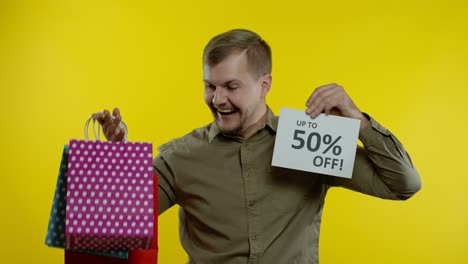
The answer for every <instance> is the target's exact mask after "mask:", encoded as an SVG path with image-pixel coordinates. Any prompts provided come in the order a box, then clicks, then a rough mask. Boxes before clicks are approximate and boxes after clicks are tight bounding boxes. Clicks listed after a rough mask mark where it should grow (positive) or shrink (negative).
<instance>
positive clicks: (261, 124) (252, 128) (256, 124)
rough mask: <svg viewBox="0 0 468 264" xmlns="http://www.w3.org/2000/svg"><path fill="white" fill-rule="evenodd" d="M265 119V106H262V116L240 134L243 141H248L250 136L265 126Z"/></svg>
mask: <svg viewBox="0 0 468 264" xmlns="http://www.w3.org/2000/svg"><path fill="white" fill-rule="evenodd" d="M266 118H267V107H266V105H264V106H263V115H261V116H260V117H259V118H258V119H257V121H255V122H254V123H253V124H251V125H249V126H248V127H246V128H245V129H244V130H243V131H242V132H241V133H240V134H239V136H241V137H242V138H243V139H248V138H250V137H251V136H253V135H254V134H255V133H256V132H257V131H258V130H260V129H262V128H264V127H265V124H266Z"/></svg>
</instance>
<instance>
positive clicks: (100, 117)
mask: <svg viewBox="0 0 468 264" xmlns="http://www.w3.org/2000/svg"><path fill="white" fill-rule="evenodd" d="M92 118H93V120H96V121H98V122H99V124H101V125H102V124H103V123H104V113H103V112H97V113H94V114H92Z"/></svg>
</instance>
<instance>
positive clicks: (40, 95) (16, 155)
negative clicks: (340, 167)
mask: <svg viewBox="0 0 468 264" xmlns="http://www.w3.org/2000/svg"><path fill="white" fill-rule="evenodd" d="M252 2H254V1H244V0H241V1H229V2H228V1H219V0H215V1H206V2H201V1H150V0H139V1H110V0H102V1H90V0H87V1H85V0H81V1H69V0H61V1H59V0H37V1H33V0H23V1H20V0H18V1H1V2H0V89H1V96H0V109H1V116H2V120H1V122H2V127H1V130H0V131H1V137H0V139H1V141H0V142H1V143H0V144H1V159H0V160H1V170H0V174H1V176H0V181H1V184H0V186H1V187H0V188H1V191H0V197H1V199H0V201H1V202H0V204H1V208H0V209H1V212H2V217H1V219H0V224H1V225H0V226H1V229H2V231H1V235H0V239H1V245H0V252H1V254H0V255H1V258H2V261H1V262H2V263H61V261H62V251H61V250H57V249H52V248H48V247H46V246H45V245H44V236H45V232H46V227H47V222H48V217H49V211H50V205H51V201H52V197H53V191H54V184H55V181H56V177H57V171H58V165H59V162H60V154H61V151H62V147H63V145H64V144H66V143H67V141H68V140H69V139H70V138H83V135H82V129H83V124H84V121H85V119H86V118H87V117H88V116H89V115H90V114H91V113H92V112H94V111H98V110H101V109H103V108H113V107H114V106H118V107H120V109H121V112H122V115H123V118H124V120H125V121H126V123H127V124H128V126H129V128H130V133H129V135H130V140H135V141H151V142H153V143H154V144H155V145H160V144H162V143H164V142H166V141H168V140H169V139H171V138H173V137H177V136H181V135H183V134H185V133H187V132H189V131H190V130H191V129H193V128H195V127H198V126H202V125H204V124H206V123H207V122H209V121H210V120H211V117H210V114H209V111H208V110H207V109H205V108H206V107H205V106H204V104H203V100H202V91H203V86H202V81H201V80H202V75H201V74H202V72H201V61H200V58H201V51H202V48H203V47H204V45H205V44H206V42H207V41H208V40H209V39H210V38H211V37H212V36H213V35H215V34H218V33H220V32H223V31H225V30H228V29H232V28H248V29H252V30H254V31H257V32H258V33H260V34H261V35H262V36H263V37H264V38H265V39H266V40H267V41H268V42H269V43H270V44H271V46H272V49H273V54H274V55H273V59H274V62H273V88H272V91H271V93H270V95H269V98H268V100H269V104H270V105H271V107H272V108H273V110H274V111H275V112H276V113H278V111H279V107H280V106H288V107H294V108H303V107H304V102H305V100H306V99H307V97H308V95H309V94H310V93H311V92H312V90H313V88H314V87H316V86H319V85H322V84H325V83H329V82H338V83H340V84H342V85H343V86H345V88H347V90H348V92H349V94H350V95H351V96H352V98H353V99H354V101H355V102H356V104H357V105H358V106H359V107H360V108H361V110H363V111H366V112H368V113H369V114H371V115H372V116H374V117H375V118H376V119H377V120H378V121H380V122H381V123H383V124H385V125H386V126H387V127H388V128H389V129H390V130H391V131H393V132H394V133H395V134H396V135H397V136H398V137H399V138H400V140H401V141H402V142H403V143H404V144H405V146H406V148H407V150H408V151H409V152H410V153H411V155H412V158H413V161H414V163H415V164H416V166H417V168H418V170H419V172H420V174H421V176H422V178H423V189H422V191H421V192H420V193H418V194H417V195H416V196H415V197H414V198H412V199H410V200H409V201H407V202H393V201H384V200H381V199H376V198H371V197H366V196H364V195H360V194H357V193H353V192H350V191H346V190H342V189H336V190H332V191H331V192H330V193H329V196H328V198H327V202H326V208H325V212H324V217H323V226H322V234H321V242H320V255H321V263H322V264H327V263H360V264H363V263H468V253H467V251H466V249H467V246H468V228H467V221H468V217H467V216H468V199H467V193H468V191H467V186H468V177H467V176H468V173H467V169H466V167H464V164H465V165H466V164H467V162H468V161H467V155H466V153H465V151H466V148H467V146H468V144H467V139H466V137H467V135H468V129H467V128H468V126H467V124H466V121H467V118H466V114H467V106H466V105H467V104H468V98H467V97H468V87H467V84H468V81H467V73H468V67H467V61H468V56H467V55H468V48H467V47H468V41H467V37H468V27H467V26H468V18H467V17H468V16H467V14H468V9H467V6H468V4H467V2H466V1H462V0H460V1H457V0H434V1H430V0H429V1H407V0H406V1H404V0H397V1H387V3H383V1H371V0H368V1H363V0H358V1H345V0H335V1H333V0H332V1H305V0H304V1H277V3H273V2H274V1H257V2H255V3H252ZM159 223H160V237H159V239H160V256H159V260H160V263H184V260H186V255H185V253H184V251H183V249H182V248H181V246H180V244H179V241H178V231H177V225H178V219H177V209H176V208H173V209H171V210H170V211H168V212H166V213H165V214H164V215H163V216H162V217H161V218H160V219H159Z"/></svg>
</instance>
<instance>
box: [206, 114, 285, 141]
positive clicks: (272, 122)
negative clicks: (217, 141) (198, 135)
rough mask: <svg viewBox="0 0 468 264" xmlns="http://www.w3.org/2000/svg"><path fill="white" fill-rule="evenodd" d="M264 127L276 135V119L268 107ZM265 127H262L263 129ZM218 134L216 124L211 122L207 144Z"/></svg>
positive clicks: (219, 132)
mask: <svg viewBox="0 0 468 264" xmlns="http://www.w3.org/2000/svg"><path fill="white" fill-rule="evenodd" d="M265 127H269V128H270V129H271V131H272V132H273V133H274V134H276V129H277V128H278V117H277V116H275V114H274V113H273V111H271V109H270V107H269V106H268V105H267V116H266V123H265ZM265 127H263V129H264V128H265ZM219 134H222V133H221V130H220V129H219V127H218V125H217V124H216V122H214V121H213V122H212V123H211V125H210V128H209V131H208V143H211V142H212V141H213V139H214V138H215V137H216V136H217V135H219Z"/></svg>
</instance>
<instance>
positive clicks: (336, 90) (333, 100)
mask: <svg viewBox="0 0 468 264" xmlns="http://www.w3.org/2000/svg"><path fill="white" fill-rule="evenodd" d="M306 106H307V107H308V108H307V110H306V113H305V114H304V112H302V111H298V110H292V109H287V108H283V109H281V113H280V120H279V124H278V131H277V136H276V141H275V148H274V152H273V161H272V165H273V166H279V167H286V168H292V169H298V170H304V171H311V172H318V173H323V174H328V175H333V176H340V177H345V178H351V176H352V171H353V165H354V156H355V154H356V152H355V151H356V142H357V138H358V134H359V128H360V127H361V128H362V127H364V126H365V125H367V122H368V120H367V118H366V117H365V116H364V115H363V114H362V113H361V111H360V110H359V109H358V108H357V107H356V105H355V104H354V103H353V101H352V100H351V98H350V97H349V96H348V94H347V93H346V92H345V90H344V89H343V87H341V86H339V85H337V84H328V85H324V86H321V87H319V88H317V89H316V90H315V91H314V92H313V93H312V95H311V96H310V97H309V99H308V100H307V103H306ZM323 112H325V113H326V115H323V114H322V115H320V113H323ZM328 114H332V115H338V116H329V115H328ZM308 116H310V117H311V118H309V117H308ZM339 116H341V117H339ZM343 117H346V118H343Z"/></svg>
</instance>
